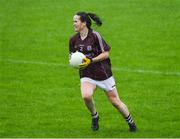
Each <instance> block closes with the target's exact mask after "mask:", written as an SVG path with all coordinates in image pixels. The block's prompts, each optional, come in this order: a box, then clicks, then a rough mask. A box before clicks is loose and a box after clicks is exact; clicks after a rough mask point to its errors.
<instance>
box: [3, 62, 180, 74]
mask: <svg viewBox="0 0 180 139" xmlns="http://www.w3.org/2000/svg"><path fill="white" fill-rule="evenodd" d="M0 61H5V62H10V63H17V64H36V65H47V66H60V67H69V65H67V64H61V63H52V62H42V61H26V60H17V59H16V60H15V59H0ZM112 69H113V71H119V72H130V73H141V74H157V75H168V76H180V72H177V71H175V72H174V71H167V72H164V71H157V70H144V69H130V68H119V67H113V68H112Z"/></svg>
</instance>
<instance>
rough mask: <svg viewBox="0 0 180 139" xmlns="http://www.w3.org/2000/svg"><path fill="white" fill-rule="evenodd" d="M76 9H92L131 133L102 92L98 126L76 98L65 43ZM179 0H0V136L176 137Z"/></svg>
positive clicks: (179, 118) (179, 130)
mask: <svg viewBox="0 0 180 139" xmlns="http://www.w3.org/2000/svg"><path fill="white" fill-rule="evenodd" d="M78 11H91V12H95V13H97V14H98V15H99V16H100V17H101V18H102V20H103V26H102V27H100V28H99V27H96V26H94V25H93V28H94V29H95V30H96V31H98V32H100V34H101V35H102V36H103V37H104V39H105V40H106V41H107V43H108V44H109V45H110V46H111V47H112V49H111V53H110V57H111V61H112V67H113V73H114V77H115V79H116V83H117V88H118V90H119V95H120V97H121V99H122V100H123V101H124V102H125V104H126V105H127V106H128V108H129V110H130V112H131V114H132V116H133V117H134V119H135V121H136V123H137V126H138V132H137V133H135V134H131V133H129V132H128V126H127V124H126V123H125V121H124V119H123V118H122V116H121V115H120V114H119V113H118V112H117V110H116V109H115V108H113V107H112V106H111V104H110V103H109V102H108V100H107V98H106V96H105V94H104V92H102V91H101V90H99V89H98V90H97V91H96V92H95V94H94V99H95V102H96V106H97V110H98V112H99V114H100V118H101V119H100V129H99V131H97V132H93V131H91V128H90V124H91V117H90V114H89V112H88V110H87V109H86V107H85V105H84V102H83V100H82V99H81V94H80V89H79V85H80V84H79V76H78V71H77V70H75V69H72V68H71V67H70V66H69V65H68V41H69V38H70V36H72V34H73V33H74V31H73V27H72V23H73V22H72V17H73V15H74V14H75V13H76V12H78ZM179 100H180V1H179V0H0V137H1V138H3V137H22V138H26V137H29V138H30V137H32V138H34V137H36V138H40V137H44V138H45V137H52V138H53V137H54V138H55V137H58V138H66V137H78V138H83V137H91V138H97V137H99V138H100V137H101V138H105V137H106V138H123V137H157V138H161V137H176V138H177V137H180V101H179Z"/></svg>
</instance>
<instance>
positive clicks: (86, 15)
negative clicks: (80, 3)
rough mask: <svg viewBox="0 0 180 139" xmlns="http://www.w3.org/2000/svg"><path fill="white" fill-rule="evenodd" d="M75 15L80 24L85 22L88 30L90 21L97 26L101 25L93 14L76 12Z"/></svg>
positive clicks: (99, 20)
mask: <svg viewBox="0 0 180 139" xmlns="http://www.w3.org/2000/svg"><path fill="white" fill-rule="evenodd" d="M76 15H79V16H80V20H81V22H86V26H87V28H88V29H91V24H92V23H91V19H92V20H93V21H94V22H95V23H96V25H97V26H101V25H102V21H101V19H100V18H99V17H98V16H97V15H96V14H94V13H86V12H78V13H77V14H76Z"/></svg>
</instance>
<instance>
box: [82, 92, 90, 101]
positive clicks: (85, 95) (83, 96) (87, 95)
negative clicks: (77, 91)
mask: <svg viewBox="0 0 180 139" xmlns="http://www.w3.org/2000/svg"><path fill="white" fill-rule="evenodd" d="M82 98H83V99H84V100H85V101H91V100H92V95H91V94H90V93H84V94H83V95H82Z"/></svg>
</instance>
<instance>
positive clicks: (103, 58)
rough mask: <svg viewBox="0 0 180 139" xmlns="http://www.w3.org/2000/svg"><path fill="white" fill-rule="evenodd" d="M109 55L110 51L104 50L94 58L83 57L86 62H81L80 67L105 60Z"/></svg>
mask: <svg viewBox="0 0 180 139" xmlns="http://www.w3.org/2000/svg"><path fill="white" fill-rule="evenodd" d="M108 57H109V52H108V51H104V52H102V53H101V54H99V55H98V56H96V57H94V58H92V59H90V58H87V57H86V58H84V59H83V61H84V62H83V63H82V64H80V65H79V67H80V68H81V69H83V68H86V67H87V66H88V65H89V64H91V63H95V62H99V61H103V60H105V59H107V58H108Z"/></svg>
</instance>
